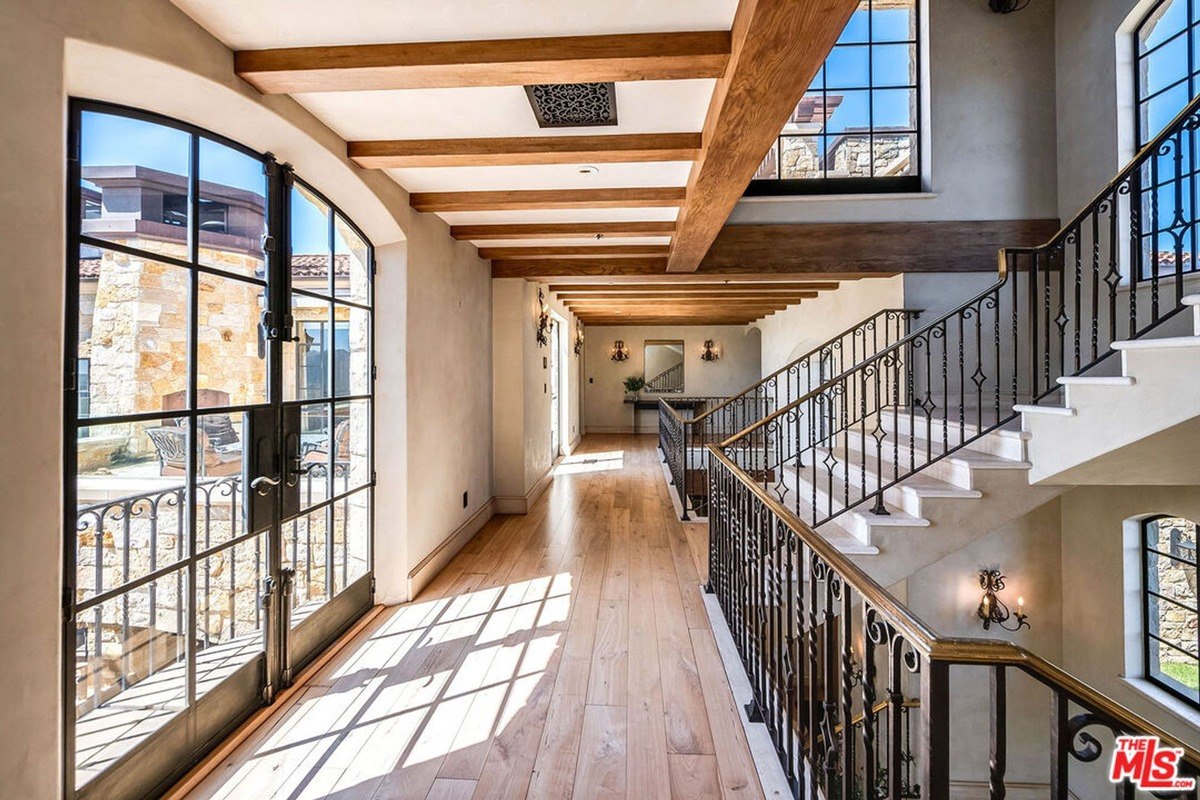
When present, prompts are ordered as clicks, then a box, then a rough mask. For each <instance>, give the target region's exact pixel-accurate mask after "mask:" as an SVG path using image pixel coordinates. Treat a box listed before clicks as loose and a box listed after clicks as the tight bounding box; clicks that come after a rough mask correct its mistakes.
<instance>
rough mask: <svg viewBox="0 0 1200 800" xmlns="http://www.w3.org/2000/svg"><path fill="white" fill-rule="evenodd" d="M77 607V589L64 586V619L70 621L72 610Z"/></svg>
mask: <svg viewBox="0 0 1200 800" xmlns="http://www.w3.org/2000/svg"><path fill="white" fill-rule="evenodd" d="M74 608H75V590H74V589H72V588H71V587H70V586H64V587H63V594H62V621H63V622H70V621H71V617H72V613H71V612H72V611H73V610H74Z"/></svg>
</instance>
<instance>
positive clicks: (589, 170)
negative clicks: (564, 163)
mask: <svg viewBox="0 0 1200 800" xmlns="http://www.w3.org/2000/svg"><path fill="white" fill-rule="evenodd" d="M579 174H580V175H599V174H600V168H599V167H594V166H592V165H591V164H585V165H584V166H582V167H580V168H579Z"/></svg>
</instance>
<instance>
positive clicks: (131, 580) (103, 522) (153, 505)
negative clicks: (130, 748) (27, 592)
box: [75, 463, 350, 714]
mask: <svg viewBox="0 0 1200 800" xmlns="http://www.w3.org/2000/svg"><path fill="white" fill-rule="evenodd" d="M328 469H329V468H328V466H327V465H325V464H311V465H309V469H308V470H307V472H306V474H305V475H304V478H303V480H304V481H305V485H304V486H303V487H302V489H301V504H302V506H303V507H305V508H308V507H311V506H313V505H314V504H319V503H320V502H321V501H323V500H324V499H325V497H324V495H325V492H327V491H330V490H332V491H333V492H334V493H335V495H336V494H341V493H344V492H346V491H347V490H348V488H349V484H348V477H349V470H348V469H347V465H345V464H341V463H335V464H334V465H333V469H334V473H333V477H334V480H333V486H329V485H328V481H327V480H326V478H327V475H328ZM186 494H187V490H186V487H184V486H183V485H177V486H171V487H167V488H161V489H157V490H152V491H147V492H141V493H138V494H130V495H126V496H123V497H118V498H113V499H110V500H105V501H103V502H99V503H94V504H90V505H86V506H81V507H80V508H79V509H78V511H77V512H76V530H77V531H78V532H79V535H78V539H77V541H78V542H79V552H78V553H77V555H76V563H77V564H78V565H79V578H78V586H79V587H80V588H79V590H78V594H77V596H76V598H75V611H76V618H77V619H78V621H79V625H78V627H77V635H76V685H77V688H76V713H77V714H83V713H86V712H87V711H90V710H92V709H95V708H98V707H99V706H101V705H103V704H104V703H105V702H107V701H109V700H110V699H112V698H114V697H116V696H117V695H119V694H121V693H122V692H125V691H127V690H129V689H131V688H133V687H134V686H136V685H137V684H139V683H141V682H143V681H146V680H147V679H149V678H152V677H154V676H156V675H159V674H160V673H162V672H163V671H165V670H169V669H171V668H172V667H175V666H177V665H178V664H179V663H180V662H181V660H182V659H183V658H184V657H185V655H186V650H187V647H186V639H187V637H188V636H189V633H188V631H187V630H186V622H185V620H186V618H187V613H186V609H187V603H189V602H193V601H192V600H191V599H190V597H191V591H194V598H195V599H194V602H195V603H196V606H197V617H198V620H199V624H198V627H197V630H196V631H194V632H192V633H191V634H190V635H191V636H192V637H193V641H194V644H195V649H196V650H197V651H203V650H206V649H208V648H210V647H214V646H216V645H223V644H228V643H230V642H232V641H233V640H236V639H239V638H241V639H244V638H246V637H247V636H249V635H251V634H253V635H255V636H261V635H262V632H263V631H264V630H265V628H264V625H263V608H262V606H261V604H260V602H259V601H260V592H261V587H262V586H263V580H264V578H265V577H266V569H267V566H266V543H265V539H264V536H263V535H261V532H254V531H246V530H244V528H245V525H244V521H243V520H244V518H243V497H242V478H241V476H240V475H232V476H227V477H221V478H213V479H208V480H202V481H200V482H198V483H197V484H196V501H195V511H194V513H195V515H196V547H197V552H198V554H199V555H200V556H201V559H200V560H199V562H198V567H197V569H196V575H195V577H194V580H195V586H194V589H193V590H191V591H189V577H188V576H187V575H186V574H185V573H186V571H185V570H184V569H182V568H181V566H180V564H181V562H183V560H184V558H185V556H186V555H187V554H186V552H185V549H186V539H187V535H186V532H187V530H188V522H187V518H186V515H187V514H188V513H189V510H188V503H187V502H186ZM285 529H286V530H285V533H284V537H283V545H284V549H285V552H284V553H283V556H284V561H285V563H288V562H290V564H291V565H292V568H293V569H294V570H295V583H296V585H297V588H296V591H297V592H298V594H299V597H298V598H297V599H298V600H299V601H300V602H302V603H303V602H305V601H307V600H310V599H312V598H313V597H319V596H332V594H333V592H332V584H333V582H334V581H335V579H336V576H335V575H334V574H332V570H333V569H340V570H341V571H342V573H343V574H342V575H341V585H343V586H344V585H346V583H347V581H348V579H347V575H346V574H345V573H346V570H347V565H348V563H349V561H350V557H349V547H350V543H349V537H347V536H341V537H340V541H337V540H335V539H334V538H332V537H333V531H331V530H325V531H314V529H313V527H312V526H309V525H306V524H305V525H300V524H298V523H297V522H288V523H285ZM314 536H316V537H317V539H316V540H314ZM302 537H303V539H302ZM335 549H336V550H340V554H339V553H338V552H335ZM338 555H340V558H338ZM330 557H332V563H327V560H328V559H330ZM314 582H315V583H314ZM314 586H315V587H316V588H315V589H314ZM169 694H171V693H170V692H169V691H168V692H159V693H157V694H156V698H159V696H160V695H161V698H159V699H162V698H165V699H166V700H167V701H168V702H169V701H170V699H171V698H169V697H167V695H169Z"/></svg>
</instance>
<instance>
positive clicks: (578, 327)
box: [575, 322, 583, 355]
mask: <svg viewBox="0 0 1200 800" xmlns="http://www.w3.org/2000/svg"><path fill="white" fill-rule="evenodd" d="M582 352H583V323H582V322H577V323H575V355H579V354H580V353H582Z"/></svg>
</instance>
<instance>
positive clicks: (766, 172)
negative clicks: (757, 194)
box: [753, 142, 779, 180]
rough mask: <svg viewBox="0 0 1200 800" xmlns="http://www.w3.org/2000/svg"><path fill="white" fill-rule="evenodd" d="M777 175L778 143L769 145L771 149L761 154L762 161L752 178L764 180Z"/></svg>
mask: <svg viewBox="0 0 1200 800" xmlns="http://www.w3.org/2000/svg"><path fill="white" fill-rule="evenodd" d="M778 177H779V143H778V142H776V143H775V144H773V145H771V149H770V150H768V151H767V154H766V155H765V156H763V160H762V163H761V164H759V165H758V170H756V171H755V173H754V178H753V180H765V179H771V178H778Z"/></svg>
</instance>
